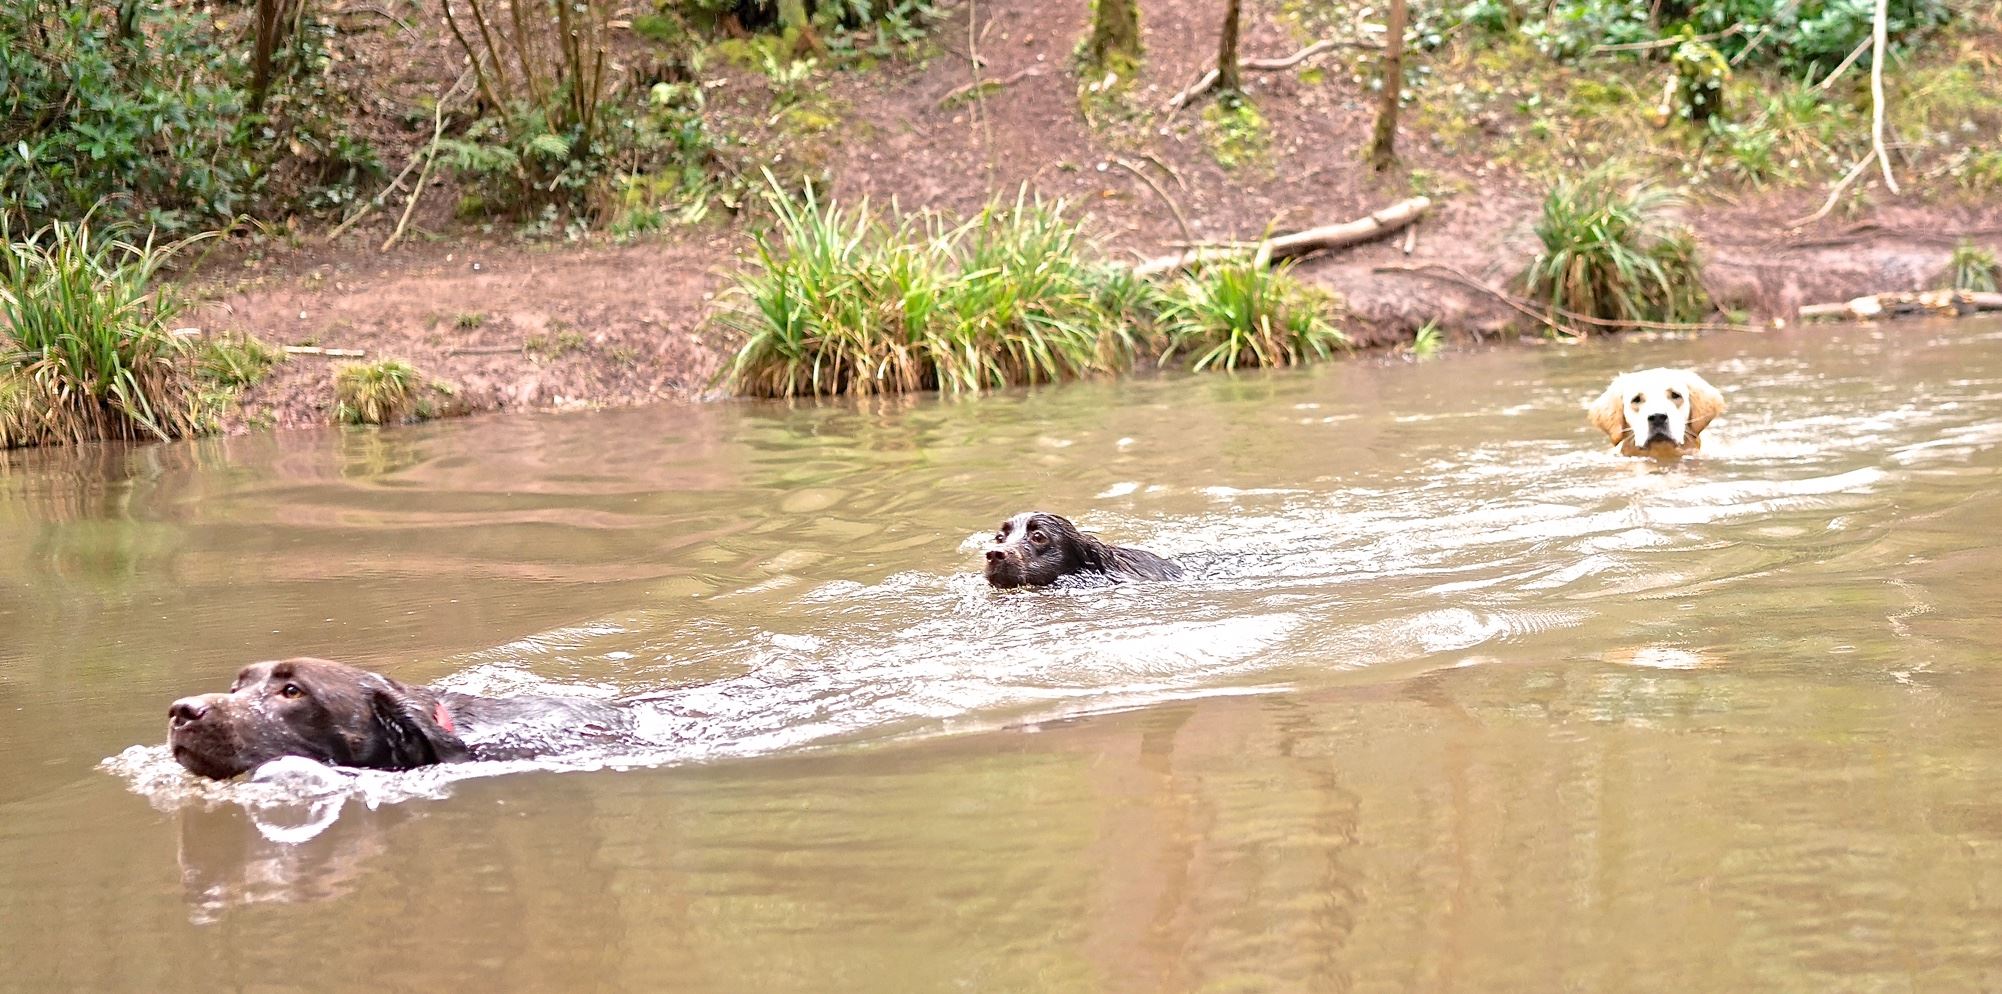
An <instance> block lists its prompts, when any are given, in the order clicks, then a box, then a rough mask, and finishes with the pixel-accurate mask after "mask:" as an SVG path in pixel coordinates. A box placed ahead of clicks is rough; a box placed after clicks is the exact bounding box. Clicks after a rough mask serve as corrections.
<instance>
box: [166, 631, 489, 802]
mask: <svg viewBox="0 0 2002 994" xmlns="http://www.w3.org/2000/svg"><path fill="white" fill-rule="evenodd" d="M167 740H168V743H169V744H170V745H171V746H172V747H173V751H174V760H175V761H176V762H178V763H180V764H181V765H182V766H184V767H186V768H187V769H188V770H189V771H190V772H193V773H196V774H199V775H201V776H205V777H213V778H215V779H217V780H226V779H229V778H230V777H233V776H236V775H238V774H240V773H244V772H247V771H249V770H253V769H256V768H257V767H259V766H261V765H263V764H264V763H267V762H269V761H271V760H273V759H277V758H278V757H280V756H304V757H306V758H308V759H313V760H318V761H319V762H322V763H328V764H331V765H334V766H356V767H366V768H371V769H380V770H407V769H412V768H414V767H419V766H429V765H431V764H433V763H441V762H449V761H452V760H457V759H464V758H466V756H467V749H466V744H465V742H463V741H462V740H460V738H459V736H458V734H457V732H456V730H455V729H454V727H453V722H452V715H451V712H449V711H447V710H446V709H445V705H444V702H443V701H441V700H439V698H438V695H436V694H434V693H432V692H430V691H429V690H425V689H424V688H421V687H414V688H413V687H405V686H404V685H402V684H400V683H397V682H396V681H394V680H391V679H389V678H388V677H385V676H382V675H381V674H377V673H371V672H369V671H367V670H361V669H356V668H354V667H352V666H347V665H343V664H341V663H336V662H331V661H329V660H325V659H307V658H300V659H285V660H280V661H277V662H269V663H252V664H251V665H249V666H246V667H244V668H243V671H242V672H241V673H238V674H237V675H236V682H235V683H234V684H232V685H231V686H230V690H229V693H227V694H203V695H201V696H199V697H184V698H182V699H180V700H178V701H175V702H174V703H173V705H172V706H171V707H169V708H168V709H167Z"/></svg>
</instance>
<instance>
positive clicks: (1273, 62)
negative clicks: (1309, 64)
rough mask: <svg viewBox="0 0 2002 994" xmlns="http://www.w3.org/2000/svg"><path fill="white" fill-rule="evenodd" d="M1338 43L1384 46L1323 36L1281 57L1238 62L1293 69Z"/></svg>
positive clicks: (1261, 67)
mask: <svg viewBox="0 0 2002 994" xmlns="http://www.w3.org/2000/svg"><path fill="white" fill-rule="evenodd" d="M1337 45H1347V46H1348V47H1350V48H1382V47H1383V46H1382V45H1372V44H1370V43H1369V42H1366V41H1351V42H1340V41H1336V40H1334V39H1333V38H1323V39H1321V40H1320V41H1317V42H1315V43H1313V44H1312V45H1308V46H1307V47H1306V48H1303V49H1301V50H1299V51H1297V52H1294V53H1293V54H1292V55H1286V56H1281V57H1280V58H1276V59H1245V60H1244V61H1243V62H1240V63H1238V65H1239V66H1241V67H1243V68H1245V69H1253V70H1256V71H1258V72H1274V71H1276V70H1280V69H1291V68H1293V67H1294V66H1297V65H1299V64H1300V63H1302V62H1305V61H1307V60H1308V59H1311V58H1313V57H1314V56H1316V55H1319V54H1321V53H1322V52H1325V51H1327V50H1328V49H1331V48H1334V47H1335V46H1337Z"/></svg>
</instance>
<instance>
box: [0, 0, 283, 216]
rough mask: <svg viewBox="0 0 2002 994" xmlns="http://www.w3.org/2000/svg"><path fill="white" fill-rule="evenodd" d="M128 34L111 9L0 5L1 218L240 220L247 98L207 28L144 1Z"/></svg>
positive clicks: (253, 177) (249, 171)
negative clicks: (107, 211)
mask: <svg viewBox="0 0 2002 994" xmlns="http://www.w3.org/2000/svg"><path fill="white" fill-rule="evenodd" d="M136 9H137V11H138V14H139V22H138V24H137V26H136V27H137V30H136V31H135V32H133V33H132V34H130V35H124V34H123V33H122V32H121V31H120V28H119V25H118V23H117V20H118V19H117V17H116V9H115V7H113V6H111V5H108V4H96V3H77V4H55V3H10V4H4V5H0V147H4V152H0V188H4V189H5V190H6V191H7V196H6V198H5V200H4V202H0V211H4V213H5V215H6V219H7V220H8V221H9V223H13V224H21V225H32V224H40V223H43V222H45V221H47V220H50V219H53V218H59V217H72V218H73V217H80V216H83V215H84V214H86V213H88V212H90V211H91V210H92V209H93V208H94V207H96V205H97V204H98V203H99V202H100V201H104V200H106V199H107V198H112V197H117V198H119V202H118V203H117V204H115V205H114V209H116V210H118V211H121V212H126V213H129V214H131V215H134V216H136V217H140V218H143V219H144V222H145V224H146V225H147V226H149V227H156V228H159V229H161V230H164V231H183V230H187V229H189V228H191V227H195V226H199V225H201V224H205V223H214V222H218V221H223V220H226V219H228V218H230V217H232V216H233V215H234V214H235V213H236V212H237V211H238V210H239V209H241V208H242V207H243V206H244V205H245V204H246V203H247V202H248V200H249V198H250V197H251V195H252V194H253V193H255V192H256V190H257V187H258V184H259V181H260V179H261V176H262V170H261V168H260V167H259V166H258V164H257V163H256V162H254V161H252V160H251V159H249V158H246V157H243V156H240V155H234V154H231V153H232V152H233V151H234V150H237V149H241V148H243V147H244V146H245V145H246V144H247V138H248V133H247V129H246V128H245V126H244V124H243V113H244V94H243V93H242V92H241V91H240V90H239V89H237V88H236V87H235V86H234V85H233V82H232V79H233V66H232V64H231V62H230V60H229V58H228V57H227V56H226V55H225V54H224V53H223V50H222V49H221V48H220V47H219V46H218V45H217V44H216V43H215V40H214V39H213V38H212V37H211V29H210V28H209V26H208V25H207V24H206V23H205V19H204V18H202V17H199V16H197V15H195V14H192V13H188V12H184V11H182V10H180V9H179V8H175V7H164V6H158V5H155V4H140V5H137V8H136Z"/></svg>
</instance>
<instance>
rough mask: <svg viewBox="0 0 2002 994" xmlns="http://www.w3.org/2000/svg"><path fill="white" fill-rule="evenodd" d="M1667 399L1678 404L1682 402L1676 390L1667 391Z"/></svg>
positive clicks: (1680, 395)
mask: <svg viewBox="0 0 2002 994" xmlns="http://www.w3.org/2000/svg"><path fill="white" fill-rule="evenodd" d="M1668 399H1669V400H1670V401H1672V402H1674V403H1677V404H1680V403H1682V394H1681V393H1679V392H1677V391H1674V390H1670V391H1669V392H1668Z"/></svg>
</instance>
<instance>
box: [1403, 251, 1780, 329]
mask: <svg viewBox="0 0 2002 994" xmlns="http://www.w3.org/2000/svg"><path fill="white" fill-rule="evenodd" d="M1373 272H1378V273H1410V274H1411V275H1413V276H1418V277H1421V278H1425V279H1437V280H1443V281H1445V282H1448V283H1457V284H1459V285H1460V286H1464V287H1466V288H1468V289H1470V290H1479V291H1480V292H1482V293H1485V294H1487V295H1488V296H1490V297H1493V298H1495V299H1496V300H1499V301H1501V302H1502V303H1504V304H1506V305H1508V306H1509V308H1510V309H1512V310H1514V311H1516V312H1518V313H1520V314H1523V315H1525V316H1527V317H1529V318H1530V319H1532V320H1534V321H1535V322H1536V323H1538V324H1541V325H1543V326H1545V327H1547V328H1549V329H1550V330H1552V331H1555V332H1558V333H1559V334H1562V335H1565V336H1567V337H1570V338H1584V337H1585V334H1586V333H1585V332H1583V331H1581V330H1579V329H1578V328H1576V327H1574V326H1570V325H1566V324H1564V322H1563V321H1559V320H1557V318H1559V317H1561V318H1563V319H1564V320H1565V321H1575V322H1578V323H1580V324H1587V325H1591V326H1593V327H1597V328H1639V329H1643V330H1648V331H1758V330H1759V329H1758V327H1757V326H1755V325H1748V324H1711V323H1708V322H1699V323H1694V324H1683V323H1680V322H1674V321H1613V320H1609V319H1606V318H1595V317H1592V316H1591V315H1589V314H1579V313H1577V312H1575V311H1568V310H1565V309H1564V308H1562V307H1551V308H1549V312H1548V313H1545V312H1544V311H1541V310H1538V309H1537V308H1536V306H1535V305H1534V304H1531V303H1529V302H1528V301H1525V300H1523V299H1522V298H1520V297H1517V296H1515V295H1513V294H1510V293H1507V292H1504V291H1501V290H1497V289H1495V288H1494V287H1491V286H1489V285H1487V284H1486V283H1483V282H1481V281H1480V280H1477V279H1475V278H1474V277H1472V276H1469V275H1467V274H1466V273H1464V272H1461V271H1460V270H1458V269H1455V268H1453V267H1452V266H1447V265H1443V264H1441V263H1436V262H1431V263H1426V264H1424V265H1422V266H1378V267H1376V268H1375V269H1374V270H1373Z"/></svg>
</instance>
